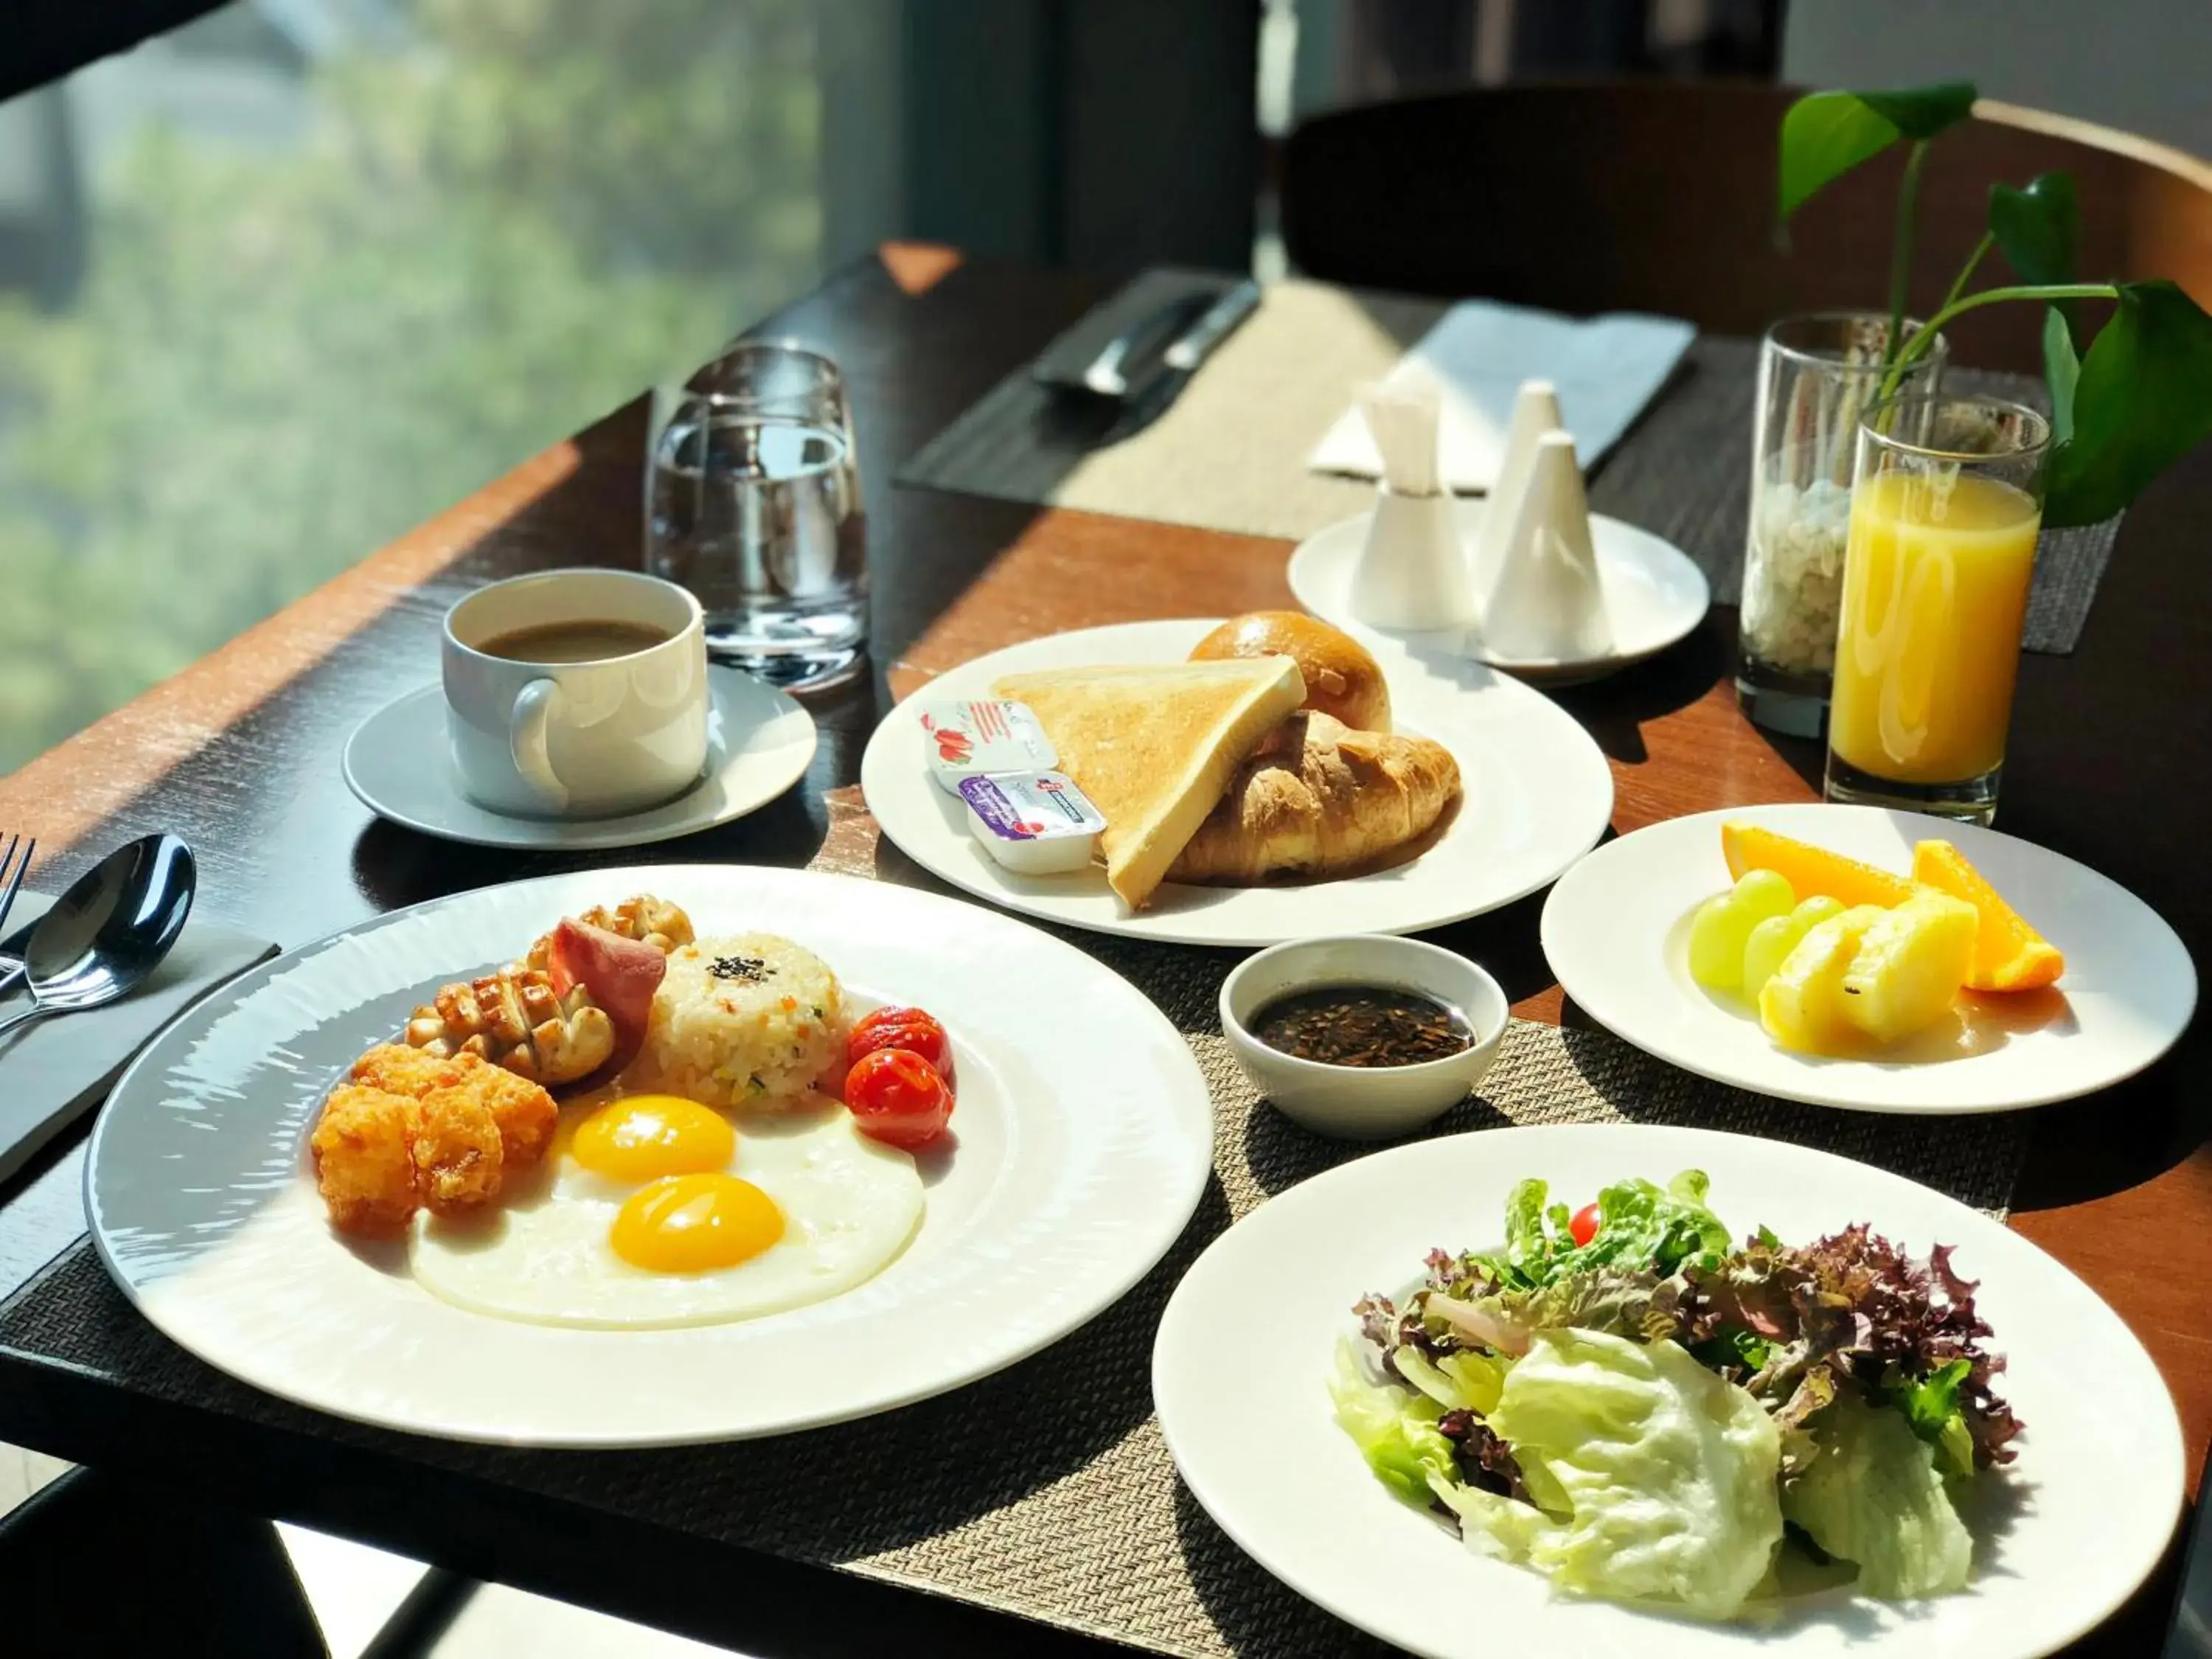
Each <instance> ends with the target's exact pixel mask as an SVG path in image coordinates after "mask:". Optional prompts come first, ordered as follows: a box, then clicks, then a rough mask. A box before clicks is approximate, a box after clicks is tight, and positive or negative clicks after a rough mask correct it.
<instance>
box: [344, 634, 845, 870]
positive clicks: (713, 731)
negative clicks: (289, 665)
mask: <svg viewBox="0 0 2212 1659" xmlns="http://www.w3.org/2000/svg"><path fill="white" fill-rule="evenodd" d="M707 679H708V689H709V690H710V691H711V692H712V693H713V696H714V708H713V711H712V712H711V713H710V714H708V720H707V767H706V772H705V775H703V776H702V777H701V779H700V780H699V781H698V782H697V783H696V784H695V785H693V786H692V787H690V789H687V790H685V791H684V793H682V794H680V795H678V796H677V797H676V799H673V800H670V801H664V802H662V803H661V804H660V805H658V806H649V807H647V808H646V809H645V810H644V811H641V812H624V813H621V814H619V815H617V816H615V817H603V818H525V817H507V815H506V814H504V813H501V812H495V811H491V810H490V809H489V808H488V807H483V806H479V805H477V804H476V802H474V801H472V800H471V799H469V798H468V797H467V796H466V795H465V794H463V793H461V787H460V781H459V779H458V778H456V777H455V776H454V775H453V750H452V746H451V744H449V743H448V742H447V733H446V696H445V692H444V690H442V689H441V687H439V686H435V685H426V686H424V687H423V688H422V690H419V691H410V692H409V693H408V694H407V695H406V696H404V697H401V698H399V699H398V701H397V702H390V703H386V705H385V706H384V707H383V708H380V709H379V710H378V711H377V712H376V713H375V714H371V715H370V716H369V717H368V719H367V720H363V721H362V723H361V724H360V725H359V726H356V727H355V728H354V733H353V735H352V736H351V737H350V738H347V739H346V746H345V756H344V767H345V781H346V787H347V788H349V789H350V790H352V791H353V793H354V794H355V795H356V797H357V798H358V799H360V801H361V804H362V805H364V806H366V807H368V810H369V811H372V812H374V813H375V814H376V815H377V817H380V818H386V819H389V820H390V821H391V822H392V823H397V824H399V825H401V826H402V827H404V828H405V829H415V830H419V831H421V832H422V834H423V835H426V836H438V837H439V838H441V840H445V841H459V842H468V843H469V844H470V845H471V846H475V847H506V848H514V849H516V850H518V851H524V850H534V849H540V848H563V849H567V850H570V851H575V852H589V851H592V850H593V849H596V848H610V847H642V846H644V845H646V844H647V842H656V841H667V840H669V839H671V837H674V836H688V835H691V834H694V833H695V832H696V831H698V830H701V829H714V828H715V827H716V826H718V825H720V824H725V823H732V822H733V821H734V820H736V819H738V818H741V817H744V816H745V814H746V813H748V812H752V811H758V810H759V809H760V808H761V807H763V806H765V805H768V803H769V802H770V801H772V800H774V799H775V798H776V797H777V796H778V795H781V793H783V792H784V791H785V790H787V789H788V788H790V787H791V786H792V785H793V784H794V783H796V782H798V781H799V779H801V778H802V777H805V775H806V769H807V767H808V766H810V765H811V764H812V763H813V760H814V750H815V745H816V744H817V742H818V740H819V739H818V737H817V733H816V732H815V729H814V717H813V716H812V715H811V714H808V713H807V712H806V710H805V709H804V708H800V707H799V704H797V703H796V702H793V701H792V700H791V699H790V698H789V697H787V696H785V695H784V694H783V693H782V692H781V691H779V690H776V689H775V687H774V686H772V685H769V684H765V683H764V682H763V681H760V680H757V679H755V678H753V677H752V676H751V675H750V674H747V673H744V672H743V671H739V670H738V669H735V668H725V667H722V666H720V665H709V666H708V670H707Z"/></svg>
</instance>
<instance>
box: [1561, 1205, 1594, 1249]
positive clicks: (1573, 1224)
mask: <svg viewBox="0 0 2212 1659" xmlns="http://www.w3.org/2000/svg"><path fill="white" fill-rule="evenodd" d="M1567 1232H1568V1234H1569V1236H1570V1237H1572V1238H1573V1239H1574V1241H1575V1248H1576V1249H1581V1248H1582V1247H1583V1245H1585V1244H1587V1243H1589V1242H1590V1240H1592V1239H1593V1238H1595V1237H1597V1206H1596V1205H1595V1204H1585V1205H1583V1206H1582V1208H1581V1209H1579V1210H1577V1211H1576V1212H1575V1218H1574V1219H1573V1220H1572V1221H1570V1222H1569V1223H1567Z"/></svg>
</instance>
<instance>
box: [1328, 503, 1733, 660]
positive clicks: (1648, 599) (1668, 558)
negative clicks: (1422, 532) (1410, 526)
mask: <svg viewBox="0 0 2212 1659" xmlns="http://www.w3.org/2000/svg"><path fill="white" fill-rule="evenodd" d="M1488 510H1489V503H1488V501H1486V500H1484V499H1480V498H1475V499H1468V498H1462V499H1460V500H1458V501H1454V502H1453V503H1452V511H1453V516H1454V517H1455V520H1457V522H1458V525H1459V536H1460V541H1461V544H1462V545H1463V546H1468V547H1472V546H1474V540H1475V538H1476V536H1477V535H1478V534H1479V533H1480V531H1481V528H1482V520H1483V515H1484V513H1486V512H1487V511H1488ZM1374 516H1375V515H1374V514H1373V513H1358V514H1357V515H1356V516H1354V517H1352V518H1349V519H1346V520H1342V521H1341V522H1340V523H1337V524H1333V525H1330V526H1328V528H1327V529H1325V530H1322V531H1318V532H1316V533H1315V534H1313V535H1312V536H1310V537H1308V538H1306V539H1305V540H1304V541H1303V542H1301V543H1299V544H1298V547H1297V551H1295V552H1294V553H1292V554H1291V562H1290V569H1289V577H1290V583H1291V592H1292V593H1294V594H1296V595H1297V601H1298V603H1299V604H1300V605H1304V607H1305V608H1306V609H1307V610H1309V611H1312V612H1313V613H1314V615H1316V617H1322V618H1323V619H1324V620H1325V621H1328V622H1330V623H1334V624H1335V625H1336V626H1337V627H1339V628H1341V629H1344V630H1345V631H1346V632H1347V633H1349V634H1351V635H1353V636H1354V637H1355V638H1357V639H1358V640H1360V641H1363V642H1364V643H1365V644H1367V645H1368V646H1369V647H1370V648H1372V647H1374V646H1375V645H1376V643H1377V642H1378V641H1379V642H1382V643H1385V644H1391V645H1395V646H1398V647H1401V648H1402V649H1404V650H1407V651H1409V652H1411V653H1413V654H1414V655H1415V656H1437V657H1443V658H1451V657H1467V658H1471V659H1473V660H1474V661H1476V662H1482V663H1487V664H1489V665H1491V666H1492V667H1493V668H1502V669H1504V670H1505V671H1507V672H1509V673H1510V674H1514V675H1516V676H1518V677H1519V678H1522V679H1525V680H1529V681H1533V682H1534V683H1535V684H1539V685H1578V684H1583V683H1585V682H1587V681H1589V680H1595V679H1601V678H1604V677H1605V676H1606V675H1607V674H1613V673H1617V672H1619V671H1620V670H1621V669H1624V668H1626V667H1629V666H1631V665H1632V664H1635V663H1639V662H1642V661H1643V660H1644V659H1645V658H1646V657H1651V656H1656V655H1657V654H1658V653H1660V652H1662V651H1664V650H1665V649H1666V648H1667V647H1668V646H1670V645H1673V644H1674V643H1675V642H1676V641H1679V640H1681V639H1684V638H1686V637H1687V636H1688V635H1689V634H1690V633H1691V632H1692V630H1693V629H1696V627H1697V625H1698V624H1699V623H1701V622H1703V621H1704V620H1705V612H1706V611H1707V610H1708V609H1709V608H1710V607H1711V604H1712V590H1711V586H1709V585H1708V584H1707V582H1706V580H1705V572H1704V571H1702V570H1700V569H1699V568H1698V567H1697V564H1696V562H1694V561H1692V559H1691V557H1690V556H1689V555H1688V554H1686V553H1685V552H1683V551H1682V550H1681V549H1680V548H1679V547H1677V546H1675V545H1674V544H1673V543H1672V542H1670V541H1668V540H1666V539H1664V538H1662V537H1658V536H1655V535H1653V534H1652V533H1651V532H1650V531H1648V530H1639V529H1638V528H1637V526H1634V525H1632V524H1626V523H1624V522H1622V521H1621V520H1619V519H1612V518H1607V516H1606V515H1605V514H1604V513H1591V514H1590V521H1589V525H1590V545H1591V550H1592V551H1593V552H1595V554H1596V555H1597V568H1598V578H1599V580H1600V582H1601V584H1602V586H1603V589H1604V593H1605V612H1606V623H1607V630H1608V633H1609V635H1610V636H1611V639H1612V641H1613V643H1612V647H1611V648H1610V649H1608V650H1607V651H1606V652H1604V653H1602V654H1601V655H1598V656H1595V657H1541V658H1531V657H1507V656H1501V655H1498V654H1497V653H1493V652H1492V651H1491V650H1489V649H1488V648H1487V647H1485V646H1484V644H1483V643H1482V640H1481V637H1480V635H1478V634H1476V633H1475V632H1474V631H1473V630H1471V629H1464V628H1455V629H1431V630H1411V629H1408V630H1394V629H1380V628H1375V627H1372V626H1370V624H1368V623H1363V622H1361V621H1360V620H1359V619H1358V617H1354V616H1353V615H1352V597H1351V596H1352V572H1353V571H1354V570H1355V569H1356V568H1358V563H1359V555H1360V551H1361V550H1362V549H1363V548H1364V546H1365V544H1366V541H1367V528H1368V526H1369V525H1370V523H1371V522H1372V521H1373V520H1374Z"/></svg>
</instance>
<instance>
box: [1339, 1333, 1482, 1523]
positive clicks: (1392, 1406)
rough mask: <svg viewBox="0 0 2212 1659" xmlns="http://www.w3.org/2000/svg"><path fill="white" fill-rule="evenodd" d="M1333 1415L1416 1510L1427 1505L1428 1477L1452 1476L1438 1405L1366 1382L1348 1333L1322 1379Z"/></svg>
mask: <svg viewBox="0 0 2212 1659" xmlns="http://www.w3.org/2000/svg"><path fill="white" fill-rule="evenodd" d="M1328 1396H1329V1399H1330V1400H1331V1401H1333V1402H1334V1404H1335V1407H1336V1420H1337V1422H1338V1423H1339V1425H1341V1426H1342V1428H1343V1430H1344V1431H1345V1432H1346V1434H1348V1435H1350V1436H1351V1437H1352V1443H1353V1444H1355V1445H1357V1446H1358V1448H1359V1453H1360V1455H1361V1456H1363V1457H1364V1458H1365V1459H1366V1460H1367V1467H1368V1468H1370V1469H1372V1470H1374V1471H1375V1476H1376V1479H1377V1480H1380V1481H1382V1483H1383V1485H1384V1486H1388V1487H1389V1489H1390V1490H1391V1492H1393V1493H1395V1495H1396V1496H1397V1497H1399V1498H1403V1499H1404V1500H1405V1501H1406V1502H1407V1503H1408V1504H1413V1505H1414V1506H1415V1507H1416V1508H1419V1509H1426V1508H1428V1506H1429V1480H1430V1477H1431V1475H1434V1476H1436V1477H1437V1478H1438V1479H1439V1480H1455V1479H1456V1478H1457V1476H1456V1473H1455V1466H1454V1464H1453V1462H1452V1449H1451V1442H1450V1441H1449V1440H1447V1439H1446V1438H1444V1436H1443V1431H1442V1430H1440V1429H1438V1428H1437V1419H1438V1418H1440V1417H1441V1416H1443V1407H1440V1406H1438V1405H1437V1402H1436V1401H1433V1400H1431V1399H1430V1398H1429V1397H1428V1396H1427V1395H1425V1394H1422V1393H1420V1392H1419V1390H1417V1389H1400V1388H1394V1387H1393V1386H1391V1385H1390V1384H1389V1383H1371V1382H1370V1381H1369V1380H1368V1378H1367V1375H1366V1373H1365V1372H1364V1371H1363V1370H1361V1369H1360V1364H1359V1351H1358V1348H1357V1347H1356V1346H1354V1345H1353V1343H1352V1340H1351V1339H1350V1338H1348V1337H1347V1338H1346V1339H1345V1340H1342V1341H1340V1342H1339V1343H1338V1344H1337V1346H1336V1369H1335V1370H1334V1373H1332V1374H1331V1376H1330V1377H1329V1383H1328Z"/></svg>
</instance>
